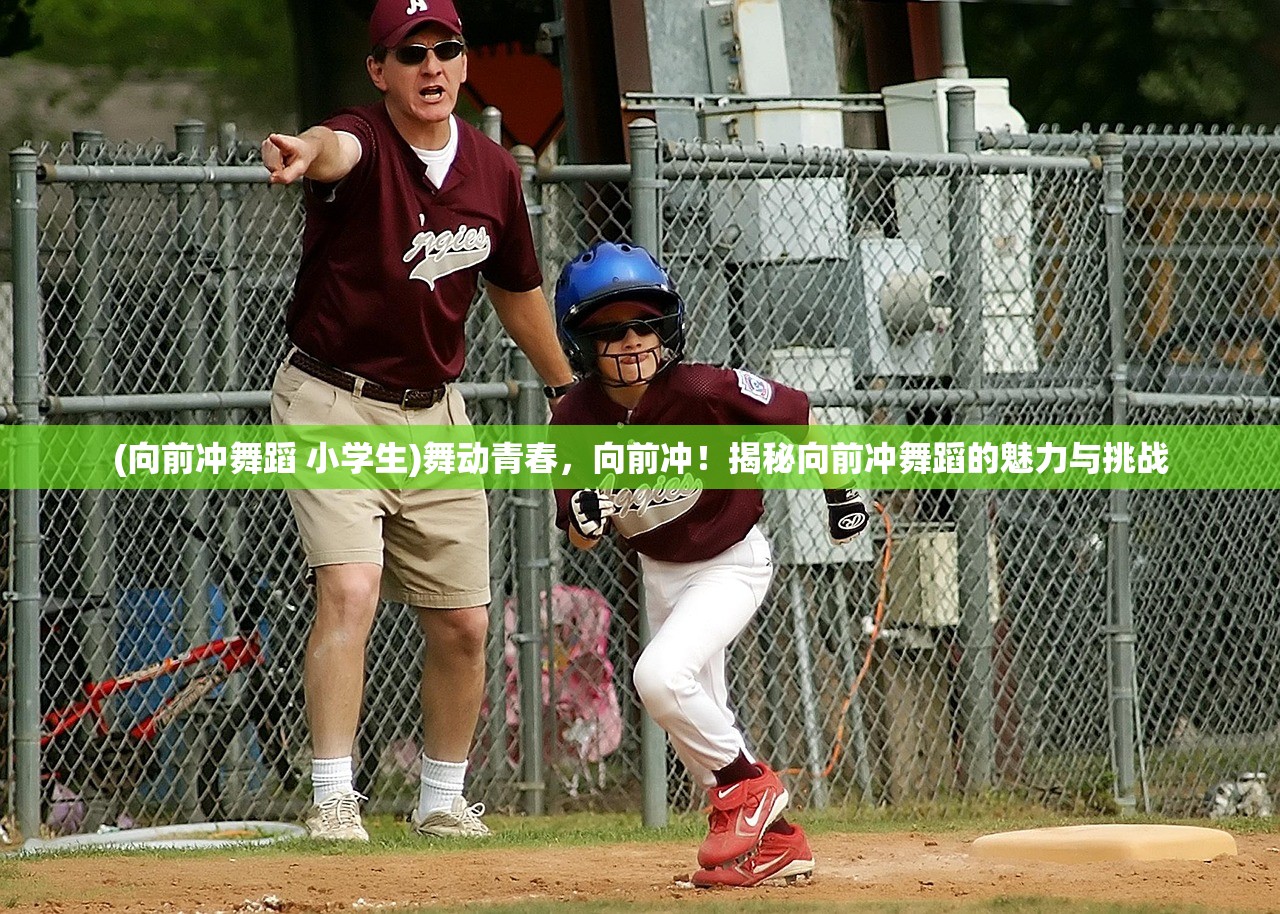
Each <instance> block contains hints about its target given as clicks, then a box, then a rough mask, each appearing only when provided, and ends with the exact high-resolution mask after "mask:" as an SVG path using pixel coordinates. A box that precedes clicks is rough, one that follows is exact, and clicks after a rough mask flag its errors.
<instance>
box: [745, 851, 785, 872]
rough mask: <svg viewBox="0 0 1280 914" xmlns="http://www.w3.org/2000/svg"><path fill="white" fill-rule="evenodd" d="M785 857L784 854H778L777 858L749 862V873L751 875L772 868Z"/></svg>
mask: <svg viewBox="0 0 1280 914" xmlns="http://www.w3.org/2000/svg"><path fill="white" fill-rule="evenodd" d="M785 856H786V854H779V855H778V856H776V857H771V858H770V859H768V860H753V861H751V871H752V872H753V873H759V872H762V871H764V870H767V869H768V868H769V867H771V866H773V865H774V864H775V863H777V862H779V861H780V860H782V858H783V857H785Z"/></svg>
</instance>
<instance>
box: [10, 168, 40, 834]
mask: <svg viewBox="0 0 1280 914" xmlns="http://www.w3.org/2000/svg"><path fill="white" fill-rule="evenodd" d="M36 167H37V162H36V151H35V150H34V149H32V148H31V147H29V146H24V147H21V148H19V149H15V150H13V151H12V152H10V153H9V173H10V174H11V175H12V182H13V183H12V186H11V188H10V190H11V191H12V195H13V203H12V218H13V399H14V405H15V406H16V407H17V409H18V414H19V416H20V422H21V424H22V425H24V426H38V425H40V422H41V418H40V284H39V283H40V281H39V276H38V258H39V246H38V227H37V226H38V219H37V182H36ZM15 458H16V464H17V465H19V466H24V465H25V466H34V465H36V462H37V461H38V460H39V458H40V453H39V444H38V442H37V440H36V438H35V437H34V435H32V436H29V437H24V438H22V439H20V441H19V443H18V452H17V453H16V454H15ZM40 602H41V593H40V490H39V489H18V490H16V491H15V492H14V493H13V615H14V618H13V684H12V685H13V760H14V811H15V812H16V814H17V820H18V829H19V830H20V831H21V832H22V836H23V837H24V838H25V839H27V840H30V839H32V838H39V837H40Z"/></svg>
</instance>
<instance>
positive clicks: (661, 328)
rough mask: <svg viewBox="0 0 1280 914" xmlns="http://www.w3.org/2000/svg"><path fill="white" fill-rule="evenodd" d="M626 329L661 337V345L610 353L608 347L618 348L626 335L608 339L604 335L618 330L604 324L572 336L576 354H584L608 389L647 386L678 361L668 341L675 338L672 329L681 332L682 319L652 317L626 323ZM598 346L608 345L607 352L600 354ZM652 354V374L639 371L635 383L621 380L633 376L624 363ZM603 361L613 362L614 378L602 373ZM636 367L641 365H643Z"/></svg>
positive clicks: (580, 330)
mask: <svg viewBox="0 0 1280 914" xmlns="http://www.w3.org/2000/svg"><path fill="white" fill-rule="evenodd" d="M623 326H626V327H628V328H635V329H636V331H637V332H644V333H650V334H653V335H655V336H657V337H658V342H657V344H656V345H654V346H651V347H649V348H648V349H640V350H637V351H633V352H610V351H609V347H611V346H616V345H617V344H619V343H621V342H622V341H623V339H625V338H626V331H623V334H622V336H621V337H617V338H611V337H607V336H605V334H603V333H602V331H607V330H613V329H615V328H614V325H611V324H605V325H603V326H601V327H590V328H579V329H578V330H576V331H574V332H573V339H574V343H575V344H576V348H577V350H578V351H579V352H581V353H583V355H584V357H586V358H589V359H590V360H591V371H593V372H595V373H596V374H597V375H599V377H600V383H601V384H603V385H604V386H605V387H635V386H637V385H639V384H648V383H649V382H650V381H652V380H653V379H654V378H655V377H657V376H658V374H659V372H661V371H662V370H663V369H665V368H666V367H667V366H669V365H674V364H675V363H676V362H677V361H679V357H678V356H676V355H674V354H673V350H672V348H671V346H670V345H669V344H668V340H670V339H671V338H672V337H671V335H672V333H673V332H674V331H673V328H674V329H676V330H678V327H679V319H678V318H677V317H676V316H674V315H667V316H665V317H649V318H640V319H635V320H629V321H626V322H624V324H623ZM597 343H604V344H605V345H604V348H605V351H604V352H599V351H598V349H597V345H596V344H597ZM650 354H652V355H653V357H654V360H655V362H656V363H657V364H656V367H655V368H654V369H653V371H651V372H649V373H648V374H643V373H642V372H641V370H640V369H639V368H638V367H637V369H636V371H635V372H634V373H635V377H634V378H633V379H632V380H629V381H625V380H622V379H623V378H625V377H627V376H628V375H629V374H632V372H630V371H627V370H625V369H624V368H623V365H624V364H625V363H631V362H632V360H635V359H638V358H642V357H644V356H647V355H650ZM602 359H610V360H612V361H613V365H614V370H613V377H606V375H605V373H604V372H602V371H600V361H601V360H602ZM635 364H637V365H639V364H640V363H635Z"/></svg>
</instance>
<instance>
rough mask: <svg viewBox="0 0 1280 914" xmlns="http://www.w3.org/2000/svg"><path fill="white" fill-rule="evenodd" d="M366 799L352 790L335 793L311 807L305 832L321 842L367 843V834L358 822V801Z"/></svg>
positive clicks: (362, 825)
mask: <svg viewBox="0 0 1280 914" xmlns="http://www.w3.org/2000/svg"><path fill="white" fill-rule="evenodd" d="M364 799H367V798H366V797H362V796H361V795H360V794H358V793H356V792H355V791H354V790H352V791H349V792H347V793H335V794H334V795H333V796H331V797H329V798H328V799H326V800H324V801H322V802H321V803H318V804H317V805H315V806H312V807H311V815H309V816H307V821H306V823H305V824H306V826H307V832H308V834H310V835H311V837H312V838H319V839H320V840H322V841H368V840H369V833H368V832H367V831H365V830H364V823H363V822H361V820H360V801H361V800H364Z"/></svg>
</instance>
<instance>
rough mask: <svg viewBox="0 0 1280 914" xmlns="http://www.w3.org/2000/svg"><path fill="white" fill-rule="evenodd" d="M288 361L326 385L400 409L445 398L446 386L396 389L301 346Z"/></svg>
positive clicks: (424, 405)
mask: <svg viewBox="0 0 1280 914" xmlns="http://www.w3.org/2000/svg"><path fill="white" fill-rule="evenodd" d="M288 361H289V364H290V365H293V366H294V367H295V368H298V369H300V370H301V371H305V372H306V373H307V374H309V375H311V377H313V378H318V379H319V380H321V381H324V382H325V383H326V384H332V385H333V386H334V387H337V388H339V389H341V390H345V391H347V392H349V393H354V394H357V395H359V396H361V397H368V398H369V399H370V400H380V401H381V402H383V403H395V404H397V405H398V406H399V407H400V408H401V409H426V408H427V407H429V406H435V405H436V404H437V403H439V402H440V401H441V400H443V399H444V395H445V386H444V385H443V384H441V385H440V386H439V387H432V388H430V389H428V390H415V389H413V388H410V389H409V390H396V389H395V388H392V387H383V386H382V385H381V384H377V383H375V382H373V381H366V380H364V379H362V378H358V377H356V376H355V375H353V374H348V373H347V372H345V371H343V370H342V369H341V368H334V367H333V366H332V365H326V364H325V363H324V362H321V361H320V360H319V359H316V358H312V357H311V356H309V355H307V354H306V353H305V352H303V351H302V350H301V349H295V350H293V352H292V353H290V354H289V360H288Z"/></svg>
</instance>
